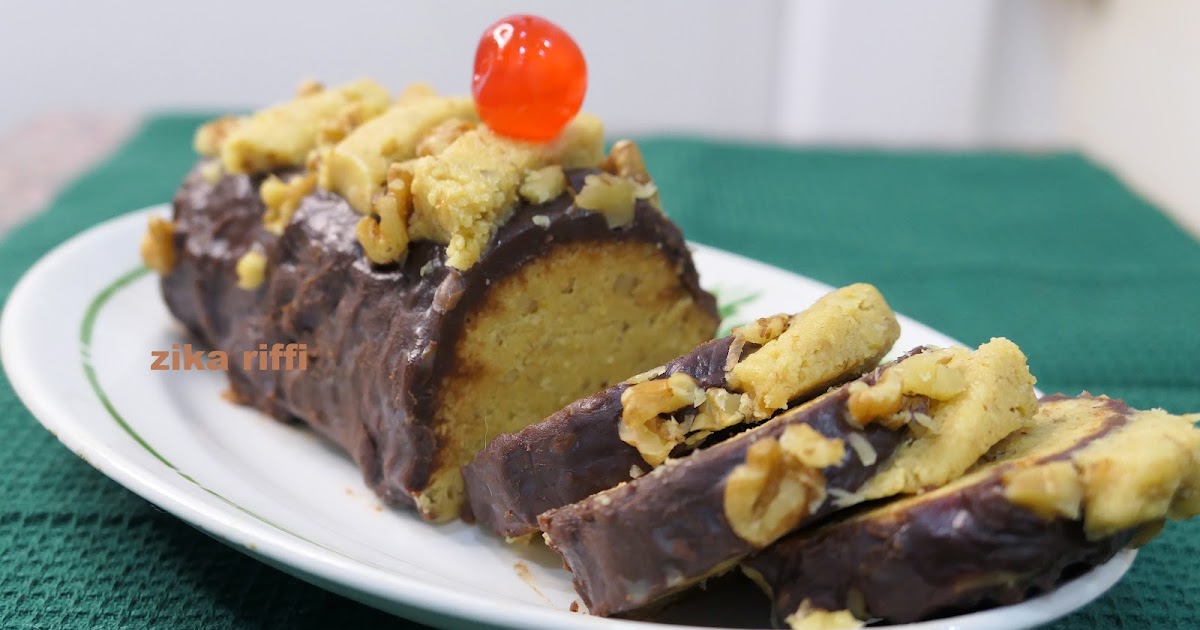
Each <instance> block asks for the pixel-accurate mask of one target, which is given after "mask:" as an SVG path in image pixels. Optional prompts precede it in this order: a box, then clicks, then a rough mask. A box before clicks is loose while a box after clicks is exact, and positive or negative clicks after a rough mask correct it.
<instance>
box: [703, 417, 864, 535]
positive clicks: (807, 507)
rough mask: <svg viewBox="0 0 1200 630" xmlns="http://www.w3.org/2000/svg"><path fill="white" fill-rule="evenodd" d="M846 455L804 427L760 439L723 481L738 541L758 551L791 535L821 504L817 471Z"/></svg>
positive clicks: (822, 483) (835, 443)
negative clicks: (788, 534) (777, 435)
mask: <svg viewBox="0 0 1200 630" xmlns="http://www.w3.org/2000/svg"><path fill="white" fill-rule="evenodd" d="M844 456H845V446H844V445H843V444H842V441H841V440H836V439H830V438H827V437H825V436H823V435H821V434H819V433H817V432H816V431H815V430H813V428H812V427H810V426H808V425H804V424H801V425H794V426H790V427H788V428H787V429H785V430H784V432H783V434H782V435H780V436H779V439H778V440H777V439H775V438H763V439H760V440H758V441H757V442H755V443H754V444H752V445H751V446H750V448H749V449H747V451H746V460H745V462H744V463H742V464H739V465H738V466H737V467H736V468H734V469H733V471H731V472H730V473H729V476H728V477H727V478H726V480H725V489H724V503H725V518H726V520H727V521H729V525H730V527H731V528H732V529H733V531H734V533H735V534H737V535H738V537H740V538H741V539H743V540H745V541H746V542H748V543H750V544H752V545H754V546H755V547H758V548H762V547H766V546H767V545H769V544H771V543H773V542H775V541H776V540H778V539H779V538H780V537H781V536H783V535H784V534H786V533H788V532H789V531H791V530H792V529H793V528H795V527H796V526H797V525H799V524H800V522H801V521H802V520H803V519H804V518H805V517H806V516H808V515H809V514H811V513H812V512H813V511H814V510H815V509H816V508H818V507H819V506H820V505H821V503H822V502H824V500H825V496H826V495H825V475H824V473H823V472H822V469H823V468H825V467H826V466H831V465H833V464H834V463H837V462H840V461H841V460H842V458H843V457H844Z"/></svg>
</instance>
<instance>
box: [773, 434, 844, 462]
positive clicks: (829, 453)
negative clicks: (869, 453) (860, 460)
mask: <svg viewBox="0 0 1200 630" xmlns="http://www.w3.org/2000/svg"><path fill="white" fill-rule="evenodd" d="M779 446H780V447H781V448H783V450H784V452H786V453H787V454H789V455H791V456H792V457H793V458H795V459H796V461H798V462H800V463H801V464H803V465H805V466H808V467H810V468H825V467H827V466H832V465H834V464H837V463H840V462H841V461H842V459H843V458H845V457H846V445H845V444H843V443H842V441H841V440H839V439H837V438H827V437H825V436H823V435H821V434H820V433H817V431H816V430H815V429H813V428H812V427H811V426H809V425H807V424H798V425H794V426H790V427H788V428H787V429H786V430H785V431H784V432H783V435H780V436H779Z"/></svg>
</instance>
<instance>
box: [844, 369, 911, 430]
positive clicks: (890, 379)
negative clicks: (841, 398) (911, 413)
mask: <svg viewBox="0 0 1200 630" xmlns="http://www.w3.org/2000/svg"><path fill="white" fill-rule="evenodd" d="M895 370H896V368H895V367H893V368H891V369H889V370H887V371H886V372H884V373H883V375H882V376H880V377H879V380H878V381H876V383H875V384H874V385H870V386H868V385H866V384H865V383H862V382H861V381H860V382H857V383H852V384H851V385H850V399H849V400H848V401H847V403H846V404H847V408H848V409H849V411H850V417H852V418H854V419H855V420H856V421H858V422H859V423H860V424H865V423H867V422H870V421H871V420H874V419H876V418H883V417H887V416H890V415H892V414H894V413H896V412H898V411H900V406H901V405H902V404H903V403H904V379H903V378H901V376H900V374H899V373H898V372H896V371H895Z"/></svg>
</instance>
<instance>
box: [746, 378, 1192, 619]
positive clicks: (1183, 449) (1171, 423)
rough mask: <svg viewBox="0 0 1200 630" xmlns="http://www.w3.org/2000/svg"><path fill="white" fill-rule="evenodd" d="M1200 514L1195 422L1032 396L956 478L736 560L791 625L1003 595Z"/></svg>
mask: <svg viewBox="0 0 1200 630" xmlns="http://www.w3.org/2000/svg"><path fill="white" fill-rule="evenodd" d="M1197 514H1200V428H1197V427H1195V426H1193V420H1192V419H1189V418H1183V417H1177V416H1171V415H1169V414H1167V413H1166V412H1164V411H1162V410H1155V411H1136V410H1134V409H1131V408H1130V407H1128V406H1127V405H1125V404H1124V403H1122V402H1120V401H1117V400H1111V399H1108V398H1103V397H1101V398H1093V397H1090V396H1086V395H1085V396H1082V397H1079V398H1064V397H1062V396H1052V397H1049V398H1046V399H1044V400H1043V401H1042V406H1041V409H1040V410H1039V412H1038V414H1037V416H1036V418H1035V421H1034V424H1033V425H1032V426H1031V427H1030V428H1027V429H1024V430H1022V431H1019V432H1018V433H1016V434H1014V435H1012V436H1011V437H1009V438H1007V439H1006V440H1004V441H1003V442H1001V443H1000V444H998V445H996V447H995V448H993V449H992V450H991V451H990V452H989V453H988V454H987V456H985V458H984V459H983V460H982V461H981V462H980V463H979V464H978V465H976V466H975V467H974V469H973V470H972V472H971V473H970V474H968V475H967V476H965V477H963V478H961V479H958V480H956V481H954V482H953V483H951V484H949V485H946V486H944V487H942V488H940V489H938V490H934V491H932V492H929V493H926V494H923V495H919V496H914V497H910V498H906V499H901V500H897V501H894V502H891V503H889V504H887V505H885V506H883V507H880V508H876V509H873V510H870V511H867V512H865V513H862V514H859V515H855V516H853V517H850V518H846V519H842V520H839V521H837V522H835V523H832V524H829V525H825V526H822V527H819V528H817V529H816V530H810V531H804V532H797V533H795V534H793V535H790V536H788V537H786V538H784V539H783V540H781V541H779V542H778V543H776V544H775V545H773V546H772V547H770V548H769V549H767V550H765V551H763V552H762V553H760V554H759V555H757V556H756V557H754V558H751V559H749V560H747V561H746V562H745V563H744V564H743V570H744V571H745V572H746V573H747V574H748V575H750V576H751V577H752V578H753V579H754V580H755V581H757V582H758V583H759V584H760V585H761V586H762V587H763V588H764V589H766V590H767V592H768V593H769V594H771V595H772V596H773V598H774V608H775V613H776V615H777V616H778V618H779V619H781V620H784V621H785V622H786V623H788V624H790V625H791V627H792V628H857V627H861V626H862V625H863V623H864V622H865V621H867V620H873V619H879V620H885V621H888V622H895V623H904V622H910V621H916V620H919V619H924V618H928V617H931V616H935V615H937V614H939V613H944V612H957V611H963V610H969V609H974V608H978V607H981V606H989V605H999V604H1011V603H1015V602H1019V601H1022V600H1023V599H1025V598H1027V597H1030V596H1032V595H1035V594H1037V593H1040V592H1044V591H1046V590H1049V589H1051V588H1054V587H1055V586H1056V585H1058V584H1059V583H1060V582H1061V581H1062V580H1063V579H1064V578H1067V577H1070V576H1072V575H1078V573H1079V572H1081V571H1083V570H1086V569H1087V568H1090V567H1092V566H1095V565H1097V564H1100V563H1103V562H1105V561H1107V560H1108V559H1109V558H1111V557H1112V556H1113V554H1115V553H1116V552H1117V551H1119V550H1120V549H1121V548H1123V547H1126V546H1137V545H1140V544H1142V543H1144V542H1146V541H1147V540H1149V539H1150V538H1152V537H1153V536H1154V535H1155V534H1157V533H1158V531H1159V529H1160V528H1161V527H1162V524H1163V520H1164V519H1167V518H1179V519H1182V518H1190V517H1192V516H1195V515H1197Z"/></svg>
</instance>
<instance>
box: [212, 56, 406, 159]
mask: <svg viewBox="0 0 1200 630" xmlns="http://www.w3.org/2000/svg"><path fill="white" fill-rule="evenodd" d="M389 101H390V96H389V95H388V92H387V90H386V89H384V88H383V86H381V85H379V84H378V83H375V82H374V81H370V80H366V79H364V80H361V81H356V82H354V83H350V84H348V85H344V86H341V87H338V88H334V89H327V90H319V91H316V92H312V93H309V94H305V95H303V96H300V97H298V98H296V99H294V100H293V101H291V102H290V103H285V104H283V105H276V106H275V107H268V108H266V109H264V110H261V111H259V112H257V113H255V114H254V115H252V116H250V117H249V118H246V119H244V120H242V121H241V122H240V123H239V124H237V125H235V126H233V128H232V130H231V131H229V132H228V133H227V134H226V135H224V136H223V137H222V140H221V142H220V156H221V163H222V165H223V166H224V167H225V170H226V171H227V172H230V173H259V172H263V171H271V170H275V169H278V168H282V167H286V166H299V165H301V164H304V162H305V160H306V159H307V158H308V154H309V151H311V150H313V149H314V148H316V146H317V143H318V140H319V139H320V135H321V134H322V132H323V131H325V130H326V129H328V126H329V124H330V123H331V122H332V121H340V120H345V119H347V118H352V117H353V118H359V119H363V120H365V119H369V118H373V117H375V116H377V115H379V114H380V113H382V112H383V111H384V109H386V108H387V106H388V103H389ZM201 131H202V132H204V128H203V127H202V128H201ZM196 144H197V146H198V147H199V145H201V144H202V143H201V137H200V134H197V141H196ZM204 144H205V145H206V146H207V144H208V143H204Z"/></svg>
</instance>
